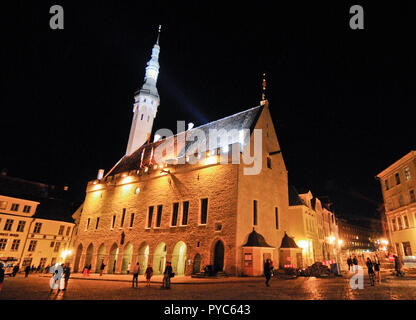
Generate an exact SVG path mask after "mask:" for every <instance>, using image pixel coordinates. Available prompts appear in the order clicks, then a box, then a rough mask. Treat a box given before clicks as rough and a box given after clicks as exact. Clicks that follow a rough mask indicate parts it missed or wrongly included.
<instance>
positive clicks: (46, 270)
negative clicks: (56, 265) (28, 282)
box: [45, 264, 51, 273]
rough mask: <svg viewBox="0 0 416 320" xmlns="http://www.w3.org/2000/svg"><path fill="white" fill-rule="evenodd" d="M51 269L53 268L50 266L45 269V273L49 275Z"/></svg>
mask: <svg viewBox="0 0 416 320" xmlns="http://www.w3.org/2000/svg"><path fill="white" fill-rule="evenodd" d="M50 268H51V266H50V265H49V264H48V265H47V266H46V268H45V273H49V269H50Z"/></svg>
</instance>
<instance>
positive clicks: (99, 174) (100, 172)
mask: <svg viewBox="0 0 416 320" xmlns="http://www.w3.org/2000/svg"><path fill="white" fill-rule="evenodd" d="M103 177H104V169H100V170H98V174H97V179H98V180H101V179H102V178H103Z"/></svg>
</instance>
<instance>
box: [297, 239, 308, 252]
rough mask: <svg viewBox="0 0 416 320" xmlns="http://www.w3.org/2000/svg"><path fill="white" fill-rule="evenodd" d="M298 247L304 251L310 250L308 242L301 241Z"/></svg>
mask: <svg viewBox="0 0 416 320" xmlns="http://www.w3.org/2000/svg"><path fill="white" fill-rule="evenodd" d="M298 246H299V247H301V248H302V249H304V250H307V249H308V240H299V242H298Z"/></svg>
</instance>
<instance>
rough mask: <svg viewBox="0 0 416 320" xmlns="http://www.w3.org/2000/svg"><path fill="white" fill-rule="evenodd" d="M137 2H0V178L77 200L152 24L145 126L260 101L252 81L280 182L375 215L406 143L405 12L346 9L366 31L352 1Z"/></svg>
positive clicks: (125, 120)
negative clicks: (155, 51) (58, 189)
mask: <svg viewBox="0 0 416 320" xmlns="http://www.w3.org/2000/svg"><path fill="white" fill-rule="evenodd" d="M150 2H153V1H144V2H143V1H129V2H127V1H111V2H104V1H83V2H77V1H53V2H52V1H36V2H35V1H9V3H8V4H7V5H6V4H2V5H1V6H2V9H1V10H0V11H1V14H0V15H1V30H2V33H3V35H2V37H1V48H0V52H1V56H0V57H1V60H0V61H1V72H0V77H1V93H0V105H1V116H0V119H1V125H0V136H1V141H2V142H1V153H0V169H1V168H4V167H5V168H8V171H9V175H10V176H15V177H20V178H25V179H29V180H35V181H41V182H45V183H48V184H56V185H63V184H69V185H70V186H71V188H72V190H73V191H74V192H75V193H76V195H77V199H78V200H82V197H83V196H84V190H85V186H86V183H87V181H88V180H91V179H93V178H94V177H95V176H96V173H97V170H98V169H99V168H105V170H106V171H107V170H109V169H110V168H111V167H112V166H113V165H114V164H115V163H116V162H117V161H118V160H119V159H120V158H121V157H122V156H123V155H124V153H125V149H126V145H127V140H128V134H129V130H130V124H131V119H132V104H133V94H134V91H135V90H137V89H138V88H139V87H140V86H141V85H142V83H143V78H144V68H145V64H146V62H147V61H148V60H149V58H150V53H151V48H152V46H153V44H154V42H155V39H156V32H157V26H158V25H159V24H162V34H161V39H160V45H161V52H160V65H161V68H160V75H159V81H158V90H159V94H160V97H161V105H160V107H159V111H158V113H157V117H156V120H155V123H154V126H153V128H154V129H155V128H170V129H172V130H174V129H175V128H176V122H175V121H176V120H186V121H187V122H188V121H192V122H194V123H195V124H196V125H200V124H203V123H206V122H207V121H212V120H216V119H219V118H222V117H224V116H228V115H231V114H233V113H236V112H239V111H242V110H245V109H248V108H251V107H254V106H256V105H258V104H259V100H260V94H261V76H262V73H263V72H266V73H267V75H268V88H267V93H268V99H269V101H270V108H271V113H272V116H273V118H274V122H275V127H276V130H277V135H278V138H279V141H280V144H281V147H282V151H283V156H284V159H285V163H286V166H287V169H288V171H289V179H290V183H291V184H293V185H295V186H296V187H308V188H310V189H311V190H312V192H313V194H314V195H316V196H322V195H328V196H329V197H330V199H331V200H332V201H333V202H335V210H336V212H337V213H338V214H342V215H360V216H371V215H373V214H374V211H375V208H376V205H375V204H374V203H377V202H381V201H382V199H381V192H380V187H379V185H378V182H377V181H376V180H375V178H374V177H375V175H376V174H377V173H379V172H380V171H381V170H383V169H384V168H386V167H387V166H389V165H390V164H392V163H393V162H394V161H396V160H398V159H399V158H401V157H402V156H404V155H405V154H406V153H408V152H409V151H410V150H412V149H415V148H416V138H415V125H414V124H415V117H414V116H415V115H414V112H413V109H414V108H415V92H416V90H415V82H416V52H415V49H414V30H416V26H415V24H416V20H415V19H414V17H413V12H414V10H413V8H411V7H410V5H409V4H408V3H407V2H397V1H395V2H394V4H392V3H381V2H374V1H373V2H372V3H367V2H359V3H358V4H362V5H363V7H364V12H365V30H351V29H350V27H349V19H350V17H351V14H349V8H350V6H351V5H353V4H357V2H346V1H345V2H342V1H323V2H316V1H313V3H311V2H312V1H305V2H296V1H291V2H290V4H284V3H280V2H275V1H273V2H260V1H256V2H255V1H249V2H242V1H239V2H234V3H233V4H227V5H225V4H224V3H225V1H223V2H213V1H205V2H202V1H195V2H186V3H184V2H179V1H169V3H168V4H166V3H163V2H155V4H154V5H150V4H149V3H150ZM243 3H246V4H243ZM273 3H278V5H272V4H273ZM53 4H60V5H62V6H63V8H64V10H65V11H64V12H65V29H64V30H51V29H50V28H49V19H50V16H51V15H50V14H49V8H50V6H51V5H53ZM360 197H361V198H360ZM363 198H368V199H369V200H364V199H363ZM372 202H373V203H372Z"/></svg>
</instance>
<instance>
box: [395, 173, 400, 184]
mask: <svg viewBox="0 0 416 320" xmlns="http://www.w3.org/2000/svg"><path fill="white" fill-rule="evenodd" d="M394 177H395V178H396V185H399V184H400V176H399V174H398V173H396V174H395V175H394Z"/></svg>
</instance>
